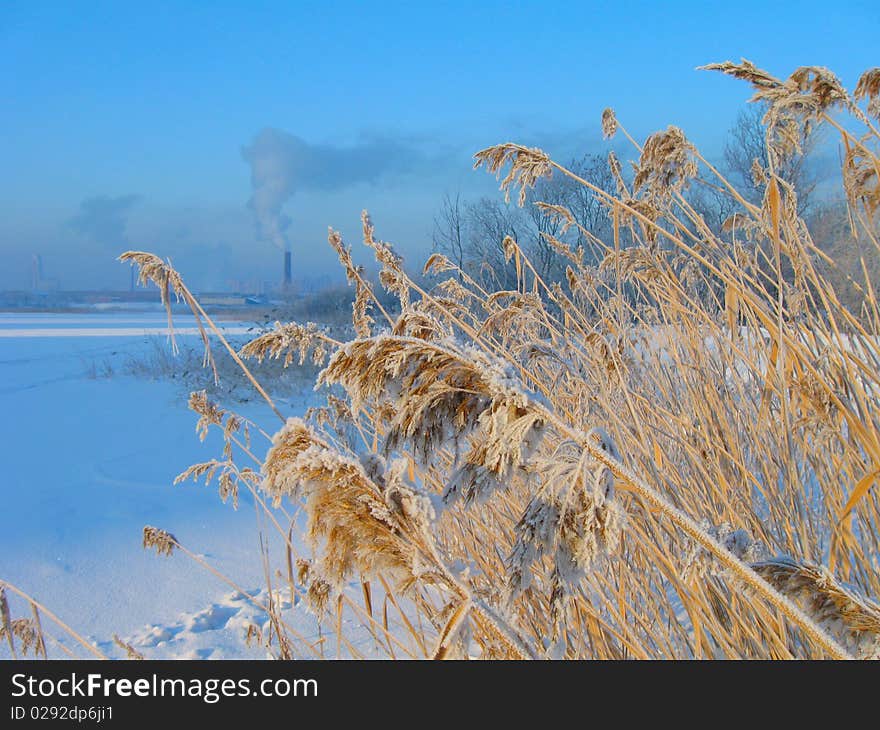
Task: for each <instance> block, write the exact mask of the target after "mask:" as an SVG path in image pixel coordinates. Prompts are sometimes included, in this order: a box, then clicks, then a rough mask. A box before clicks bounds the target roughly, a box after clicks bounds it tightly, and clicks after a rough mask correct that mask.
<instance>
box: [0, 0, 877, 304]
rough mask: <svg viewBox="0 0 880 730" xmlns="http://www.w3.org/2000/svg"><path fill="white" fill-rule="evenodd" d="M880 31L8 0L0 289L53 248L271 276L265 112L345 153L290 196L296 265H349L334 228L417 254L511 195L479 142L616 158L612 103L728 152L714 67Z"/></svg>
mask: <svg viewBox="0 0 880 730" xmlns="http://www.w3.org/2000/svg"><path fill="white" fill-rule="evenodd" d="M209 6H210V7H209ZM878 37H880V6H878V5H877V3H876V2H835V3H832V4H828V3H812V2H798V3H782V2H777V3H766V2H761V3H751V2H737V3H724V4H722V3H712V2H685V1H682V2H669V3H659V2H652V3H616V4H614V3H607V2H595V3H594V2H571V3H568V2H557V3H547V2H528V3H502V2H474V1H473V0H472V1H471V2H433V3H416V2H412V3H391V2H371V3H355V2H324V3H305V2H291V1H288V2H278V3H267V2H248V3H243V2H238V3H210V4H209V3H180V2H178V3H168V2H149V3H136V2H113V3H110V2H104V3H101V2H94V1H93V2H88V3H86V2H82V3H75V2H66V3H46V2H39V1H38V0H31V1H30V2H10V1H9V0H3V2H0V105H2V112H0V161H2V165H3V175H2V177H0V288H20V287H24V286H25V285H26V283H27V267H28V261H29V259H30V255H31V254H32V253H34V252H37V251H39V252H40V253H42V254H43V258H44V261H45V265H46V267H47V269H50V271H49V272H47V273H49V274H51V275H54V276H58V277H60V278H61V279H62V283H63V284H64V285H65V286H67V287H70V288H74V287H98V286H122V285H124V284H125V282H126V281H127V272H120V271H118V268H119V267H118V265H117V264H114V263H113V256H114V255H115V254H116V253H117V252H118V251H119V250H120V248H121V247H123V248H124V247H125V246H126V245H131V246H133V247H138V248H147V249H151V250H156V251H157V252H158V253H162V254H163V255H171V256H172V257H174V258H175V260H177V261H178V262H181V261H183V262H185V264H186V266H183V265H181V267H182V268H184V269H185V270H186V269H187V268H189V269H190V272H191V273H192V275H193V276H194V277H196V278H197V282H196V283H197V284H200V285H201V286H216V285H220V284H221V283H222V281H223V280H224V278H231V277H232V276H235V275H237V276H239V277H240V278H246V277H249V276H262V277H270V276H271V275H272V272H274V270H275V269H276V268H277V266H275V263H276V259H277V256H276V254H275V249H274V248H273V246H272V244H271V242H270V241H268V240H261V239H260V236H261V235H262V236H263V237H264V238H265V237H266V236H265V231H261V230H260V229H259V228H258V227H257V225H256V224H255V220H254V218H255V215H254V211H253V210H252V209H249V208H248V206H247V203H248V200H249V198H250V196H251V194H252V189H251V168H250V165H249V163H248V161H247V160H246V159H245V156H244V155H243V154H242V150H243V148H245V147H248V146H250V145H252V144H254V143H255V140H257V139H258V136H259V135H260V133H261V132H262V131H263V130H265V129H267V128H269V129H272V130H275V131H276V132H278V133H279V135H280V136H278V137H277V139H280V140H282V141H284V140H286V142H283V144H287V145H288V148H290V149H292V150H293V152H292V153H291V154H293V155H294V156H295V157H296V159H297V160H302V159H305V160H316V161H323V160H328V159H329V160H332V161H333V163H332V164H330V163H328V164H327V165H326V166H324V167H322V166H321V164H319V162H315V163H314V164H306V165H304V166H302V167H300V168H298V169H299V170H300V171H301V173H302V175H301V177H300V178H298V179H297V180H295V181H293V183H292V186H293V187H292V188H291V191H290V193H289V196H288V197H287V198H285V202H284V208H283V212H284V214H285V215H286V216H288V217H289V218H290V220H291V224H290V227H289V228H288V234H287V235H289V236H290V238H291V241H292V245H293V249H294V258H295V261H296V264H297V270H298V271H299V272H300V273H303V274H304V273H307V272H316V273H318V272H322V271H328V270H332V263H331V259H330V256H329V254H328V253H327V251H329V249H326V246H325V244H324V239H325V237H326V227H327V226H328V225H331V224H332V225H334V226H335V227H339V228H341V229H342V230H343V232H345V233H349V232H350V237H351V238H353V239H354V238H355V237H356V233H357V219H358V215H359V212H360V210H361V208H363V207H368V208H370V209H371V211H372V212H373V214H374V218H375V221H376V223H377V226H378V232H379V233H380V234H381V235H382V236H383V237H385V238H387V239H389V240H391V241H392V242H394V243H395V244H396V245H397V246H398V247H399V248H400V249H401V250H402V251H404V252H405V253H406V254H408V255H409V256H410V257H413V258H416V259H418V258H421V255H422V253H423V252H424V251H426V250H427V247H428V244H429V240H430V233H431V228H432V224H431V220H432V216H433V214H434V212H435V210H436V208H437V207H438V205H439V199H440V197H441V196H442V194H443V193H444V192H446V191H450V192H455V191H456V190H461V191H462V192H463V193H464V194H466V195H481V194H494V193H493V191H494V189H495V184H494V181H493V180H492V179H491V178H489V177H488V176H486V175H485V173H474V172H472V171H471V170H470V155H471V154H472V153H473V152H474V151H476V150H477V149H479V148H480V147H483V146H486V145H488V144H492V143H495V142H500V141H503V140H505V139H516V140H522V141H526V142H528V143H529V144H537V145H540V146H544V147H546V148H547V149H548V150H549V151H550V152H551V153H554V154H556V155H557V156H560V157H563V158H566V157H570V156H572V155H574V154H581V153H584V152H592V151H599V150H601V149H602V142H601V139H600V134H599V127H598V120H599V114H600V113H601V110H602V109H603V108H604V107H605V106H612V107H614V108H615V110H616V111H617V113H618V116H619V117H620V119H621V120H622V121H623V123H624V124H625V125H627V127H628V128H629V129H630V131H632V132H633V133H634V134H636V136H638V137H644V136H645V135H647V134H649V133H650V132H651V131H653V130H655V129H658V128H662V127H665V126H666V125H667V124H677V125H679V126H681V127H682V128H684V130H685V131H686V133H687V134H688V135H689V137H691V138H692V139H693V140H695V141H696V142H697V143H698V144H699V145H700V147H701V148H702V149H703V150H704V151H705V152H706V153H707V154H708V155H709V156H712V155H718V154H720V148H721V144H722V140H723V135H724V132H725V131H726V130H727V128H728V127H729V126H730V125H731V123H732V122H733V120H734V118H735V116H736V113H737V111H738V109H739V108H740V107H741V106H742V104H743V103H744V101H745V99H746V98H747V97H748V96H749V92H748V89H747V88H746V87H745V86H744V85H743V84H741V83H738V82H736V81H734V80H732V79H728V78H725V77H722V76H720V75H717V74H709V73H706V72H698V71H695V70H694V69H695V67H696V66H698V65H700V64H704V63H708V62H711V61H720V60H725V59H734V60H738V59H739V58H740V57H743V56H744V57H746V58H749V59H750V60H752V61H754V62H755V63H757V64H758V65H759V66H762V67H764V68H767V69H768V70H770V71H772V72H774V73H776V74H778V75H787V74H788V73H790V72H791V71H792V70H793V69H794V68H795V67H797V66H799V65H803V64H815V65H824V66H828V67H830V68H831V69H832V70H834V71H835V72H836V73H837V74H838V75H839V76H840V77H841V79H842V80H843V82H844V83H845V84H846V85H847V86H849V87H852V85H853V84H854V83H855V80H856V79H857V77H858V74H859V73H860V72H861V71H862V70H864V69H865V68H867V67H869V66H875V65H878V63H880V55H878V44H877V38H878ZM276 141H277V140H276ZM337 165H338V167H337ZM365 168H370V169H369V170H367V169H365ZM337 173H338V174H337ZM319 178H320V179H319ZM95 200H98V201H101V200H104V201H105V203H106V202H107V201H109V203H108V204H107V205H100V204H99V205H97V206H96V205H95ZM89 201H91V203H90V202H89ZM114 201H116V202H114ZM114 205H116V208H115V209H114V208H113V206H114ZM108 206H109V213H108V212H107V211H108ZM89 215H93V216H98V218H94V219H88V220H86V218H88V216H89ZM101 215H103V216H104V218H100V216H101ZM108 215H109V218H107V216H108ZM84 220H85V222H83V221H84ZM120 236H122V237H123V238H124V239H125V240H124V241H121V242H118V243H117V241H116V239H117V238H119V237H120ZM206 261H207V262H208V263H205V262H206ZM196 269H198V272H197V271H196ZM230 272H233V273H230ZM198 277H201V280H200V281H199V280H198Z"/></svg>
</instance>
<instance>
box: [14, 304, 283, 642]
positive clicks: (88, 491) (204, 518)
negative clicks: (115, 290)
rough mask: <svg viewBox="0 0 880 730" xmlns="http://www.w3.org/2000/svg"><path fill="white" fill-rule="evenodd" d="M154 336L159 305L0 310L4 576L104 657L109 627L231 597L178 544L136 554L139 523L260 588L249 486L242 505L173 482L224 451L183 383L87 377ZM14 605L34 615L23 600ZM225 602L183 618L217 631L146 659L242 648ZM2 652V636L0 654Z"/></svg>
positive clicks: (268, 418)
mask: <svg viewBox="0 0 880 730" xmlns="http://www.w3.org/2000/svg"><path fill="white" fill-rule="evenodd" d="M223 326H224V327H225V328H226V331H227V332H229V333H230V334H239V335H241V334H245V333H246V332H247V331H248V325H246V324H241V323H232V324H229V323H224V325H223ZM175 333H176V335H177V336H180V337H186V338H192V337H193V335H194V334H195V333H197V329H196V328H195V327H194V322H193V321H192V318H191V317H190V318H187V317H182V316H181V317H178V316H175ZM157 334H160V335H161V334H167V329H166V321H165V319H164V315H162V314H139V313H138V314H128V313H117V314H106V313H102V314H95V315H83V314H76V315H64V314H0V412H2V418H0V455H2V456H0V479H2V482H0V579H5V580H8V581H9V582H11V583H13V584H14V585H16V586H18V587H19V588H21V589H22V590H24V591H26V592H28V593H30V594H31V595H32V596H34V598H36V599H37V600H39V601H40V602H42V603H44V604H45V605H46V606H47V607H49V608H50V609H52V610H53V611H54V612H55V613H57V614H58V615H59V616H60V617H61V618H62V619H63V620H65V621H66V622H68V623H69V624H70V625H71V626H73V627H74V628H76V629H77V630H78V631H79V632H80V633H83V634H85V635H88V636H90V637H92V638H93V639H94V640H95V641H96V643H98V644H99V646H100V647H101V648H102V649H104V650H105V651H109V652H111V653H113V649H114V647H113V645H112V641H111V639H112V634H113V633H118V634H119V635H120V636H130V635H132V634H133V633H135V632H137V631H139V630H141V629H143V628H144V626H145V625H146V624H154V623H158V624H161V625H172V626H174V625H177V626H178V627H180V626H183V627H184V628H185V626H186V625H187V621H189V619H186V618H185V616H187V615H190V614H196V613H198V612H199V611H202V612H204V610H207V609H205V607H206V606H208V607H209V609H211V610H213V609H214V608H216V605H221V604H222V605H225V604H223V603H222V601H223V596H224V595H226V594H228V593H229V588H228V587H227V586H225V585H224V584H223V583H222V582H220V581H219V580H218V579H217V578H215V577H213V576H211V575H210V574H209V573H207V572H205V571H204V570H202V569H200V568H198V567H197V566H195V565H194V564H193V563H191V562H190V561H189V560H188V559H187V558H186V557H184V556H182V555H175V556H173V557H171V558H160V557H158V556H156V555H155V553H152V552H150V553H147V552H145V551H144V550H143V549H142V547H141V530H142V528H143V526H144V525H145V524H150V525H155V526H157V527H160V528H162V529H165V530H168V531H169V532H171V533H173V534H174V535H175V536H176V537H177V538H178V539H179V540H180V541H181V543H182V544H184V545H186V546H188V547H190V548H191V549H193V550H194V551H195V552H198V553H201V554H203V555H204V556H205V557H206V558H207V559H208V560H209V561H210V562H211V563H212V564H215V565H216V566H218V567H219V568H221V570H223V572H225V573H227V574H228V575H230V576H232V577H234V578H235V579H236V580H237V581H240V582H241V584H242V585H246V586H256V587H259V586H260V585H261V584H262V583H263V578H262V567H261V565H260V563H259V560H258V559H255V556H258V555H259V552H258V549H259V543H258V531H257V529H256V519H255V511H254V509H253V508H252V506H251V504H250V503H249V500H248V495H247V494H242V495H241V498H240V504H239V509H238V510H237V511H235V510H233V508H232V505H231V503H229V504H226V505H224V504H222V503H221V502H220V500H219V498H218V496H217V493H216V488H215V487H214V486H211V487H205V486H204V485H202V484H193V483H192V482H189V483H187V484H183V485H179V486H172V482H173V480H174V477H175V476H176V475H177V474H178V473H180V472H181V471H183V470H184V469H185V468H186V467H187V466H189V465H190V464H192V463H194V462H199V461H207V460H209V459H211V458H214V457H217V458H220V457H221V453H220V451H221V446H220V440H219V439H217V438H212V437H209V438H208V439H207V441H206V442H205V443H201V442H200V441H199V439H198V437H197V435H196V433H195V430H194V427H195V423H196V419H197V416H196V415H195V414H194V413H192V412H191V411H189V410H188V409H187V406H186V393H183V392H181V391H180V389H179V388H178V387H176V385H175V384H174V383H171V382H168V381H148V380H139V379H136V378H133V377H128V376H114V377H110V378H95V377H94V376H92V377H90V376H89V375H88V373H89V371H90V367H89V366H90V364H92V363H94V362H110V363H112V362H115V361H121V359H122V358H126V357H131V356H136V355H137V354H138V353H139V352H142V351H145V348H147V347H149V346H150V345H151V343H152V342H154V338H155V336H156V335H157ZM190 341H195V340H194V339H191V340H190ZM92 371H93V370H92ZM237 410H239V412H242V411H241V409H237ZM243 415H246V416H248V417H249V418H252V419H254V420H255V421H257V422H258V423H260V424H261V425H263V426H264V427H265V428H266V429H267V430H269V431H270V432H271V431H273V430H274V429H275V428H276V427H277V425H278V422H277V419H275V417H274V416H273V415H272V414H271V412H270V411H269V410H268V408H267V407H265V406H262V405H260V404H259V403H258V402H253V403H249V404H247V408H246V409H244V410H243ZM290 415H295V413H294V412H291V414H290ZM273 419H274V420H273ZM259 448H260V449H261V450H262V451H265V445H264V444H260V445H259ZM218 601H219V602H220V603H219V604H218V603H217V602H218ZM227 603H229V601H227ZM215 604H216V605H215ZM212 607H213V608H212ZM16 608H17V609H18V615H27V614H22V613H21V611H22V610H23V608H22V605H21V603H20V602H19V603H15V602H13V611H14V612H15V609H16ZM215 613H216V611H215ZM234 613H235V611H234V610H233V609H232V608H229V607H228V606H226V607H225V608H223V610H221V611H220V613H219V615H220V618H221V619H223V620H220V619H218V620H217V621H213V620H208V621H205V620H202V621H201V623H199V622H198V621H195V620H192V621H189V623H193V625H201V626H202V628H203V629H205V628H206V627H207V629H209V630H210V631H213V632H215V634H218V635H219V634H223V632H226V633H227V634H228V636H225V638H223V637H221V638H218V635H215V636H213V637H212V638H211V639H210V640H208V639H207V638H206V639H205V640H203V641H202V642H198V641H177V642H176V643H175V641H173V640H172V639H174V637H173V636H170V638H169V637H166V638H169V641H168V642H166V644H165V645H164V646H166V649H167V650H166V651H164V652H163V651H158V653H156V654H153V655H154V656H163V655H168V656H192V657H199V658H203V657H222V656H239V655H247V653H246V652H244V649H243V648H242V646H243V642H241V641H240V633H241V632H240V631H239V629H240V628H241V627H240V626H238V625H237V624H235V622H231V621H227V620H226V619H229V618H230V617H231V616H232V615H233V614H234ZM181 616H184V618H183V619H182V618H181ZM227 624H228V626H227ZM172 633H173V632H172ZM56 635H57V632H56ZM190 638H192V637H190ZM224 641H225V644H228V646H226V648H224ZM157 643H159V644H162V642H157ZM68 645H70V644H69V643H68ZM240 645H242V646H240ZM49 649H50V655H51V654H52V653H53V652H52V647H51V646H50V647H49ZM160 649H161V646H160ZM4 652H6V653H5V654H4ZM243 652H244V653H243ZM54 653H55V654H56V655H57V654H58V652H57V651H55V652H54ZM115 653H116V654H117V655H118V650H117V651H116V652H115ZM7 655H8V647H7V646H6V645H5V643H4V644H3V645H2V646H0V657H3V656H7ZM250 655H251V656H253V655H256V656H261V655H262V654H261V652H260V651H259V650H256V653H255V654H254V653H251V654H250Z"/></svg>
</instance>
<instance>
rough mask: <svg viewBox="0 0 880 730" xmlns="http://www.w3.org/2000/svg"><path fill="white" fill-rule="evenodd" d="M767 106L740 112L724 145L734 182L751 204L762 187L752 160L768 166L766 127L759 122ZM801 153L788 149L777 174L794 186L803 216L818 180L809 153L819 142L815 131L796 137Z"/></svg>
mask: <svg viewBox="0 0 880 730" xmlns="http://www.w3.org/2000/svg"><path fill="white" fill-rule="evenodd" d="M765 111H766V108H765V107H764V106H760V105H750V106H748V107H747V108H746V109H744V110H743V111H741V112H740V114H739V116H738V117H737V120H736V122H735V123H734V125H733V126H732V127H731V128H730V131H729V132H728V139H727V142H726V143H725V145H724V162H725V164H726V167H727V172H728V173H729V174H730V175H731V176H732V177H733V178H734V179H733V182H734V183H735V184H736V185H737V187H738V189H739V190H740V191H741V192H744V193H745V197H746V198H747V199H749V201H750V202H752V203H756V204H758V203H760V202H761V199H762V197H763V194H764V186H763V185H761V184H759V183H758V182H757V181H756V180H755V179H754V176H753V174H752V166H753V163H754V161H755V160H758V162H759V163H760V164H761V165H763V166H766V165H767V139H766V136H765V135H766V127H765V126H764V123H763V122H762V121H761V120H762V118H763V116H764V112H765ZM799 142H800V146H801V150H802V152H801V153H800V154H799V153H797V152H791V153H789V154H785V155H782V156H781V157H780V158H779V164H778V166H777V170H776V172H777V174H778V175H779V176H780V177H781V178H782V179H783V180H785V181H786V182H787V183H789V184H791V185H792V186H793V187H794V190H795V193H797V197H798V213H799V214H801V215H805V214H806V213H808V212H809V210H810V206H811V205H812V203H813V200H812V197H813V193H814V191H815V189H816V185H817V184H818V182H819V175H818V172H817V169H816V165H815V164H814V162H813V160H812V159H811V157H810V153H811V152H813V151H814V150H815V148H816V145H817V144H818V142H819V139H818V137H817V136H816V133H806V134H804V135H803V136H802V137H801V139H800V140H799Z"/></svg>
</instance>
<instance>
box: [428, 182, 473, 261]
mask: <svg viewBox="0 0 880 730" xmlns="http://www.w3.org/2000/svg"><path fill="white" fill-rule="evenodd" d="M465 225H466V224H465V220H464V211H463V210H462V207H461V194H460V193H456V194H455V197H452V196H450V195H449V193H446V194H445V195H444V196H443V202H442V203H441V205H440V212H439V213H438V214H437V215H436V216H435V217H434V250H436V251H439V252H440V253H443V254H445V255H446V256H448V257H449V259H450V260H451V261H452V262H453V263H455V264H456V265H457V266H458V268H459V269H462V270H463V269H464V263H465V246H466V240H465V239H466V234H465Z"/></svg>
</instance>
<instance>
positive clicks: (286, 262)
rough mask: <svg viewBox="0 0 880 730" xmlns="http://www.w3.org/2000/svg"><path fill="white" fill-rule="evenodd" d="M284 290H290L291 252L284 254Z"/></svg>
mask: <svg viewBox="0 0 880 730" xmlns="http://www.w3.org/2000/svg"><path fill="white" fill-rule="evenodd" d="M284 288H285V289H289V288H290V251H285V252H284Z"/></svg>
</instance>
